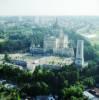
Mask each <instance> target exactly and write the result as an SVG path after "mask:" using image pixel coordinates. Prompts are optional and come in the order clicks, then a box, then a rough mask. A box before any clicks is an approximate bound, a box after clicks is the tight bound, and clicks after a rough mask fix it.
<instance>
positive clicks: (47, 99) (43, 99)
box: [36, 95, 55, 100]
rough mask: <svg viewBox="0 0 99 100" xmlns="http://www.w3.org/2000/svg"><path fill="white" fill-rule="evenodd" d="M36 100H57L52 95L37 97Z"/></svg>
mask: <svg viewBox="0 0 99 100" xmlns="http://www.w3.org/2000/svg"><path fill="white" fill-rule="evenodd" d="M36 100H55V98H54V97H53V96H51V95H49V96H36Z"/></svg>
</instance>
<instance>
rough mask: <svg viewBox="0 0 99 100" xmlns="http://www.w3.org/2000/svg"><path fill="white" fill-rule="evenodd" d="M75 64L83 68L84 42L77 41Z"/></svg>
mask: <svg viewBox="0 0 99 100" xmlns="http://www.w3.org/2000/svg"><path fill="white" fill-rule="evenodd" d="M75 64H76V65H77V66H79V67H84V41H83V40H77V48H76V59H75Z"/></svg>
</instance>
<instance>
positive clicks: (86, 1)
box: [0, 0, 99, 16]
mask: <svg viewBox="0 0 99 100" xmlns="http://www.w3.org/2000/svg"><path fill="white" fill-rule="evenodd" d="M98 4H99V1H98V0H0V16H67V15H68V16H99V6H98Z"/></svg>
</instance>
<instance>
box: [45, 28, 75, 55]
mask: <svg viewBox="0 0 99 100" xmlns="http://www.w3.org/2000/svg"><path fill="white" fill-rule="evenodd" d="M43 43H44V47H43V49H44V53H47V52H51V53H52V54H53V55H59V56H74V51H73V48H72V47H69V43H70V42H69V39H68V36H67V35H65V34H64V32H63V30H62V29H61V30H60V32H59V36H58V37H55V36H50V35H47V36H45V37H44V41H43Z"/></svg>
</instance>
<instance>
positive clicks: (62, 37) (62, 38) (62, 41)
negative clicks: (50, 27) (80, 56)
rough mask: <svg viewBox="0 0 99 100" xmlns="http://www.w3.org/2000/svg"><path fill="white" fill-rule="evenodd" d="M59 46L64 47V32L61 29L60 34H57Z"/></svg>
mask: <svg viewBox="0 0 99 100" xmlns="http://www.w3.org/2000/svg"><path fill="white" fill-rule="evenodd" d="M59 48H61V49H62V48H64V32H63V30H60V35H59Z"/></svg>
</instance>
